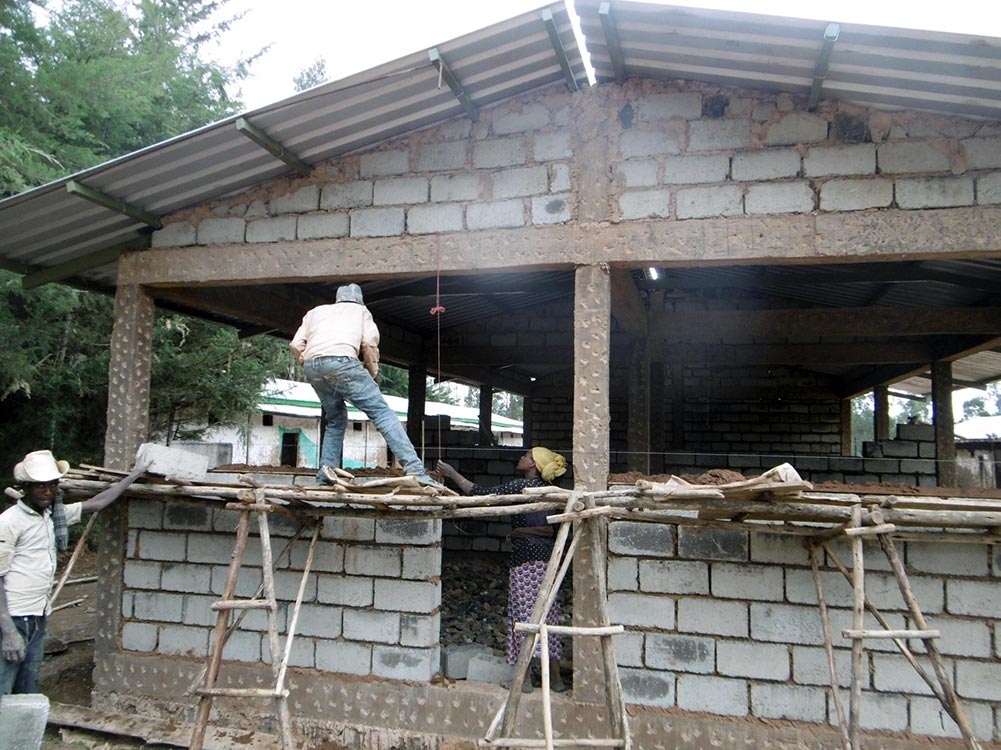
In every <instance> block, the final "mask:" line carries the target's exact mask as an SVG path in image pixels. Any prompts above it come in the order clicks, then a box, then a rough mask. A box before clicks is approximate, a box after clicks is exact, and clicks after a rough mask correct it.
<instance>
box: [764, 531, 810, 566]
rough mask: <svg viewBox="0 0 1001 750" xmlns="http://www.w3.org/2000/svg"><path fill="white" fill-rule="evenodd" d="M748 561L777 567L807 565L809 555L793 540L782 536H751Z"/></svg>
mask: <svg viewBox="0 0 1001 750" xmlns="http://www.w3.org/2000/svg"><path fill="white" fill-rule="evenodd" d="M750 541H751V546H750V560H751V562H756V563H777V564H779V565H809V564H810V555H809V553H808V552H807V550H806V548H805V547H804V546H803V545H802V544H801V543H800V542H799V541H798V540H797V539H794V538H791V537H789V536H787V535H784V534H752V535H751V540H750Z"/></svg>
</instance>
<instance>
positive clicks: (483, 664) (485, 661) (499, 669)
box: [466, 654, 514, 685]
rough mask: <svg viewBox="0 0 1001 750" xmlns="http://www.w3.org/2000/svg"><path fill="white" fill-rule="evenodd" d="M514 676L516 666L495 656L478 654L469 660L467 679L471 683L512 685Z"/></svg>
mask: <svg viewBox="0 0 1001 750" xmlns="http://www.w3.org/2000/svg"><path fill="white" fill-rule="evenodd" d="M513 676H514V666H513V665H510V664H508V663H507V660H506V659H504V658H503V657H500V656H494V655H493V654H477V655H474V656H472V657H471V658H470V659H469V662H468V663H467V667H466V679H467V680H470V681H471V682H491V683H493V684H495V685H510V684H511V678H512V677H513Z"/></svg>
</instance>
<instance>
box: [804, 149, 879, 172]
mask: <svg viewBox="0 0 1001 750" xmlns="http://www.w3.org/2000/svg"><path fill="white" fill-rule="evenodd" d="M857 174H876V146H875V144H872V143H857V144H853V145H850V146H816V147H814V148H811V149H810V151H809V153H807V155H806V157H805V158H804V159H803V175H804V176H806V177H827V176H831V175H857Z"/></svg>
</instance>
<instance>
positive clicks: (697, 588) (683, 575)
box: [639, 560, 709, 594]
mask: <svg viewBox="0 0 1001 750" xmlns="http://www.w3.org/2000/svg"><path fill="white" fill-rule="evenodd" d="M639 575H640V590H641V591H649V592H651V593H657V594H708V593H709V566H708V565H707V564H706V563H703V562H684V561H679V560H641V561H640V563H639Z"/></svg>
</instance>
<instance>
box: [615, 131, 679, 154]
mask: <svg viewBox="0 0 1001 750" xmlns="http://www.w3.org/2000/svg"><path fill="white" fill-rule="evenodd" d="M682 143H683V136H682V134H681V133H680V132H675V131H672V130H635V129H633V130H627V131H625V132H624V133H622V135H620V136H619V153H620V154H621V156H622V158H623V159H637V158H645V157H649V156H658V155H660V154H680V153H681V151H682Z"/></svg>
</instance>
